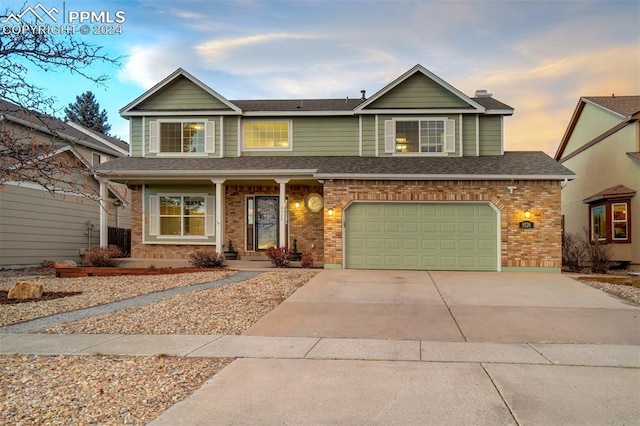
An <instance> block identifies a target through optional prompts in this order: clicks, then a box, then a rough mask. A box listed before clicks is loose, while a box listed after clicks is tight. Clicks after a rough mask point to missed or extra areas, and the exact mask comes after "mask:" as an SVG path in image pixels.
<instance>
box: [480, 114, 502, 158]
mask: <svg viewBox="0 0 640 426" xmlns="http://www.w3.org/2000/svg"><path fill="white" fill-rule="evenodd" d="M480 155H502V116H501V115H481V116H480Z"/></svg>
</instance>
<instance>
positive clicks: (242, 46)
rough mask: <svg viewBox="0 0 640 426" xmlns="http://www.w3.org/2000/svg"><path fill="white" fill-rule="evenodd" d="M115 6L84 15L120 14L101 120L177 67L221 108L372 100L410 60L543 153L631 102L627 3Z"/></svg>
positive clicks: (188, 0) (636, 61)
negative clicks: (277, 101) (491, 102)
mask: <svg viewBox="0 0 640 426" xmlns="http://www.w3.org/2000/svg"><path fill="white" fill-rule="evenodd" d="M76 1H79V0H67V5H68V7H69V8H71V7H73V6H72V3H74V2H76ZM115 4H120V6H113V5H112V3H106V2H104V3H99V4H97V5H96V6H95V8H96V9H100V8H102V9H105V10H110V9H113V8H114V7H116V8H123V9H124V10H125V11H126V13H127V22H126V26H125V32H124V34H123V35H122V36H120V37H119V38H117V39H114V38H107V37H104V38H102V39H101V40H100V41H99V43H104V44H106V45H107V46H108V47H111V48H117V49H119V52H120V53H121V54H124V55H126V58H125V60H124V61H123V66H122V67H121V69H120V70H118V71H117V72H115V73H114V77H115V78H114V79H113V80H112V81H111V83H110V85H111V86H112V87H113V90H110V92H111V93H113V96H111V97H110V98H109V99H108V102H109V103H110V104H112V106H111V107H109V116H110V118H111V121H116V120H118V118H117V111H118V109H119V108H120V107H122V106H124V105H126V104H127V103H129V102H130V101H131V100H133V99H135V98H136V97H137V96H139V95H140V94H141V93H142V92H143V91H144V90H146V89H148V88H150V87H151V86H153V85H154V84H156V83H158V82H159V81H160V80H162V79H163V78H164V77H166V76H167V75H169V74H170V73H171V72H173V71H174V70H175V69H176V68H178V67H182V68H185V69H186V70H188V71H189V72H190V73H192V74H193V75H194V76H196V77H197V78H199V79H200V80H202V81H203V82H204V83H206V84H208V85H209V86H211V87H212V88H213V89H214V90H216V91H217V92H218V93H220V94H221V95H223V96H225V97H227V98H228V99H252V98H301V97H345V96H350V97H354V96H359V95H360V90H361V89H365V90H367V94H368V95H371V94H373V93H375V92H377V91H378V90H380V89H381V88H383V87H384V86H385V85H386V84H388V83H389V82H391V81H392V80H394V79H395V78H397V77H398V76H399V75H401V74H402V73H403V72H405V71H406V70H408V69H410V68H411V67H412V66H414V65H415V64H417V63H420V64H422V65H424V66H425V67H426V68H427V69H429V70H430V71H432V72H433V73H435V74H436V75H438V76H439V77H441V78H442V79H444V80H445V81H447V82H449V83H451V84H452V85H453V86H454V87H456V88H458V89H460V90H461V91H463V92H464V93H466V94H467V95H473V94H474V92H475V90H476V89H481V88H482V89H487V90H489V92H492V93H493V94H494V96H495V97H496V98H497V99H499V100H501V101H503V102H505V103H507V104H509V105H511V106H513V107H514V108H515V114H514V116H513V117H507V118H506V119H505V126H506V148H507V149H510V150H521V149H527V150H544V151H546V152H547V153H550V154H553V153H554V152H555V149H556V147H557V145H558V143H559V141H560V138H561V137H562V135H563V133H564V129H565V127H566V125H567V124H568V121H569V119H570V117H571V113H572V112H573V109H574V107H575V105H576V104H577V102H578V99H579V97H580V96H595V95H609V94H611V93H616V94H619V95H622V94H640V30H639V29H638V21H639V20H640V3H639V2H637V1H636V0H612V1H604V0H602V1H599V0H595V1H562V0H561V1H546V0H523V1H517V2H510V1H474V0H459V1H458V0H455V1H444V0H442V1H429V2H425V1H411V0H377V1H357V0H354V1H345V2H337V1H328V2H327V1H284V0H277V1H262V0H230V1H225V2H205V1H198V0H185V1H181V2H179V3H178V2H175V1H174V0H153V1H151V0H142V1H140V2H137V3H133V4H132V3H128V2H127V3H124V2H122V3H119V2H118V0H116V3H115ZM116 40H117V44H116ZM116 46H117V47H116ZM121 85H122V86H123V87H125V86H126V90H124V89H121V90H119V89H120V86H121ZM132 87H134V88H135V87H137V88H139V91H137V92H134V91H132ZM116 94H117V96H116ZM102 103H103V102H101V104H102Z"/></svg>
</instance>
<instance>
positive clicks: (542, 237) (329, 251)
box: [324, 180, 562, 269]
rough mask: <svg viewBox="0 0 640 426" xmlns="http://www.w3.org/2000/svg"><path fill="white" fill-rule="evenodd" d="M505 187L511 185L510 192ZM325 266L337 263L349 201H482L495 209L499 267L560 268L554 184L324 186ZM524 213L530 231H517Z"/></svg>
mask: <svg viewBox="0 0 640 426" xmlns="http://www.w3.org/2000/svg"><path fill="white" fill-rule="evenodd" d="M508 186H515V187H516V189H515V190H514V191H513V194H511V193H510V192H509V190H508V188H507V187H508ZM324 196H325V207H326V208H327V209H328V208H330V207H331V208H333V209H334V215H333V216H328V215H327V213H326V212H327V209H325V218H324V219H325V237H324V238H325V243H324V246H325V253H324V261H325V263H327V264H342V257H343V253H342V249H343V241H342V210H343V209H344V208H345V207H347V206H348V205H349V203H351V202H352V201H356V200H358V201H432V202H433V201H435V202H437V201H458V202H464V201H487V202H491V203H493V204H494V205H495V206H496V207H497V208H498V209H499V210H500V219H501V220H500V235H501V265H502V267H527V268H558V269H559V268H560V267H561V266H562V256H561V253H562V230H561V212H560V183H559V182H558V181H510V180H509V181H426V182H424V181H365V180H334V181H327V182H325V185H324ZM525 210H529V211H530V212H531V219H530V220H531V221H533V222H534V224H535V227H534V229H531V230H521V229H519V222H521V221H523V220H524V218H523V213H524V211H525Z"/></svg>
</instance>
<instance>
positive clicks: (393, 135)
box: [385, 117, 456, 154]
mask: <svg viewBox="0 0 640 426" xmlns="http://www.w3.org/2000/svg"><path fill="white" fill-rule="evenodd" d="M455 149H456V147H455V120H449V119H447V118H439V117H433V118H432V117H423V118H394V119H393V120H386V121H385V152H387V153H421V154H434V153H441V154H443V153H447V152H455Z"/></svg>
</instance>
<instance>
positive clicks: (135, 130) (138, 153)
mask: <svg viewBox="0 0 640 426" xmlns="http://www.w3.org/2000/svg"><path fill="white" fill-rule="evenodd" d="M142 122H143V119H142V117H131V118H129V127H130V129H131V134H130V135H129V137H130V143H131V156H132V157H142V156H143V152H142V134H143V128H142Z"/></svg>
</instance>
